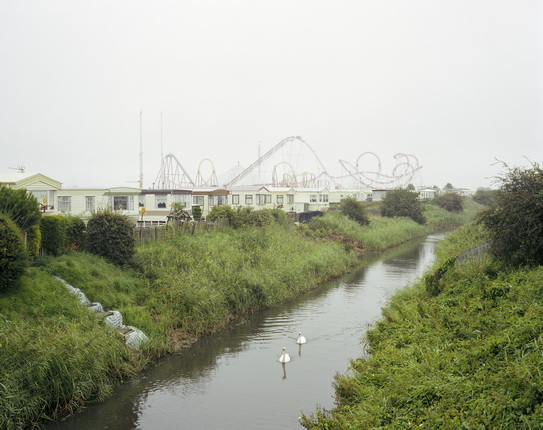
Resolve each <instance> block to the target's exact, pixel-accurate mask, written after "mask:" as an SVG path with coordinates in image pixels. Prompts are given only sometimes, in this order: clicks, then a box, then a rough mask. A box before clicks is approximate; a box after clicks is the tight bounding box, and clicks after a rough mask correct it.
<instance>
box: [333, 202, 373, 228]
mask: <svg viewBox="0 0 543 430" xmlns="http://www.w3.org/2000/svg"><path fill="white" fill-rule="evenodd" d="M339 210H340V211H341V213H342V214H343V215H345V216H346V217H348V218H350V219H352V220H353V221H356V222H357V223H358V224H360V225H368V224H369V223H370V219H369V218H368V215H367V214H366V208H365V207H364V204H363V203H362V202H361V201H359V200H356V199H355V198H353V197H346V198H345V199H343V200H342V201H341V203H340V204H339Z"/></svg>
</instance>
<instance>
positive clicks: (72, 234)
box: [65, 216, 86, 249]
mask: <svg viewBox="0 0 543 430" xmlns="http://www.w3.org/2000/svg"><path fill="white" fill-rule="evenodd" d="M66 222H67V225H66V243H65V248H66V249H77V248H80V247H82V246H83V245H84V244H85V228H86V227H85V222H84V221H83V220H82V219H81V218H79V217H77V216H67V217H66Z"/></svg>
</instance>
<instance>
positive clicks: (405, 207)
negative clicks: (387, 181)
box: [381, 188, 426, 224]
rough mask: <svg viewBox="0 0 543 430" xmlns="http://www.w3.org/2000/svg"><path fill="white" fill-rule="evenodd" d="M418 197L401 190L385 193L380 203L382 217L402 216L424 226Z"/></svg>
mask: <svg viewBox="0 0 543 430" xmlns="http://www.w3.org/2000/svg"><path fill="white" fill-rule="evenodd" d="M418 195H419V193H414V192H413V191H409V190H404V189H401V188H398V189H395V190H390V191H387V194H386V196H385V198H384V199H383V202H382V208H381V213H382V215H383V216H386V217H395V216H404V217H408V218H411V219H412V220H413V221H415V222H417V223H419V224H424V223H425V222H426V219H425V218H424V214H423V206H422V203H421V201H420V200H419V199H418Z"/></svg>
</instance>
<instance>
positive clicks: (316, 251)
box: [137, 225, 355, 335]
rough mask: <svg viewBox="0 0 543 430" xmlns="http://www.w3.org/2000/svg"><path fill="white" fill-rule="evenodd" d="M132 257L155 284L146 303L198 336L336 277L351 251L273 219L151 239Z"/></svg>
mask: <svg viewBox="0 0 543 430" xmlns="http://www.w3.org/2000/svg"><path fill="white" fill-rule="evenodd" d="M137 261H138V264H139V265H140V267H141V270H142V273H143V275H144V276H145V277H146V278H148V279H150V280H152V283H153V284H152V288H151V290H149V291H150V294H149V295H148V300H147V302H146V303H147V304H148V305H149V306H150V307H152V308H153V309H154V310H155V311H156V313H157V314H160V315H168V318H169V320H170V321H172V328H173V329H181V330H183V331H184V332H186V333H190V334H194V335H201V334H205V333H209V332H213V331H215V330H217V329H219V328H221V327H224V326H226V325H227V324H229V323H230V321H231V320H232V318H236V317H239V316H242V315H244V314H247V313H249V312H252V311H254V310H257V309H262V308H266V307H270V306H273V305H276V304H278V303H281V302H284V301H286V300H289V299H291V298H293V297H295V296H297V295H299V294H300V293H302V292H304V291H307V290H309V289H311V288H314V287H316V286H317V285H318V284H320V283H321V282H323V281H324V280H326V279H330V278H331V277H334V276H339V275H340V274H342V273H344V272H345V271H346V270H347V268H348V267H349V266H350V265H352V264H354V262H355V258H354V256H352V255H351V254H348V253H346V252H345V251H344V250H343V248H342V247H341V246H340V245H338V244H335V243H327V244H317V243H313V242H310V241H307V240H305V239H303V238H302V237H300V236H298V235H295V234H293V233H292V232H290V231H289V230H285V229H284V228H282V227H280V226H277V225H272V226H266V227H261V228H256V227H255V228H248V229H240V230H225V231H219V232H215V233H206V232H202V233H200V234H197V235H193V236H189V235H179V236H177V237H176V238H174V239H172V240H169V241H166V242H160V243H148V244H146V245H144V246H142V247H140V248H139V249H138V253H137Z"/></svg>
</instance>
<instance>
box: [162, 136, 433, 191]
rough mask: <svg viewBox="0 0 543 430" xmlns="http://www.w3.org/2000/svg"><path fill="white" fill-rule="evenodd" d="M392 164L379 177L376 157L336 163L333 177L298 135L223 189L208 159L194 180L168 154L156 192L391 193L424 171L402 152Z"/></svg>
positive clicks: (378, 165) (378, 164)
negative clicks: (245, 188)
mask: <svg viewBox="0 0 543 430" xmlns="http://www.w3.org/2000/svg"><path fill="white" fill-rule="evenodd" d="M394 159H395V160H396V164H395V166H394V167H393V168H392V170H391V171H390V173H388V174H387V173H384V172H383V169H382V165H381V160H380V159H379V157H378V156H377V155H376V154H374V153H373V152H364V153H362V154H360V156H359V157H358V158H357V160H356V162H355V163H354V165H353V164H351V163H349V162H348V161H345V160H339V163H340V164H341V166H342V168H343V170H344V174H342V175H340V176H331V175H330V174H328V171H327V170H326V168H325V167H324V165H323V164H322V162H321V161H320V159H319V157H318V156H317V153H316V152H315V151H314V150H313V148H312V147H311V146H310V145H309V144H308V143H307V142H305V141H304V140H303V139H302V138H301V137H300V136H291V137H287V138H285V139H283V140H282V141H281V142H279V143H278V144H276V145H275V146H274V147H273V148H272V149H270V150H269V151H268V152H267V153H265V154H264V155H263V156H261V157H260V158H258V159H257V160H256V161H255V162H254V163H253V164H251V165H250V166H249V167H248V168H246V169H245V170H243V171H242V172H241V173H239V174H237V175H236V176H235V177H233V178H231V179H228V180H227V182H226V183H224V184H219V183H218V182H219V181H218V178H217V174H216V172H215V167H214V165H213V163H212V162H211V160H209V159H204V160H202V161H201V162H200V165H199V166H198V173H197V175H196V180H195V181H193V180H192V178H191V177H190V175H189V174H188V173H187V171H186V170H185V169H184V168H183V166H182V165H181V163H180V162H179V160H178V159H177V158H176V157H175V155H173V154H168V155H166V156H165V157H163V160H162V167H161V169H160V171H159V173H158V175H157V178H156V181H155V188H159V189H180V188H194V187H217V186H224V187H232V186H239V185H262V186H271V187H292V188H324V187H328V188H334V189H341V188H349V189H376V188H386V189H392V188H398V187H403V186H406V185H408V184H409V183H411V182H412V180H413V178H414V176H415V174H416V173H417V172H418V171H419V170H420V169H421V168H422V166H420V165H419V161H418V159H417V158H416V157H415V156H414V155H410V154H403V153H400V154H396V155H394ZM370 166H371V167H370Z"/></svg>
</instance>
